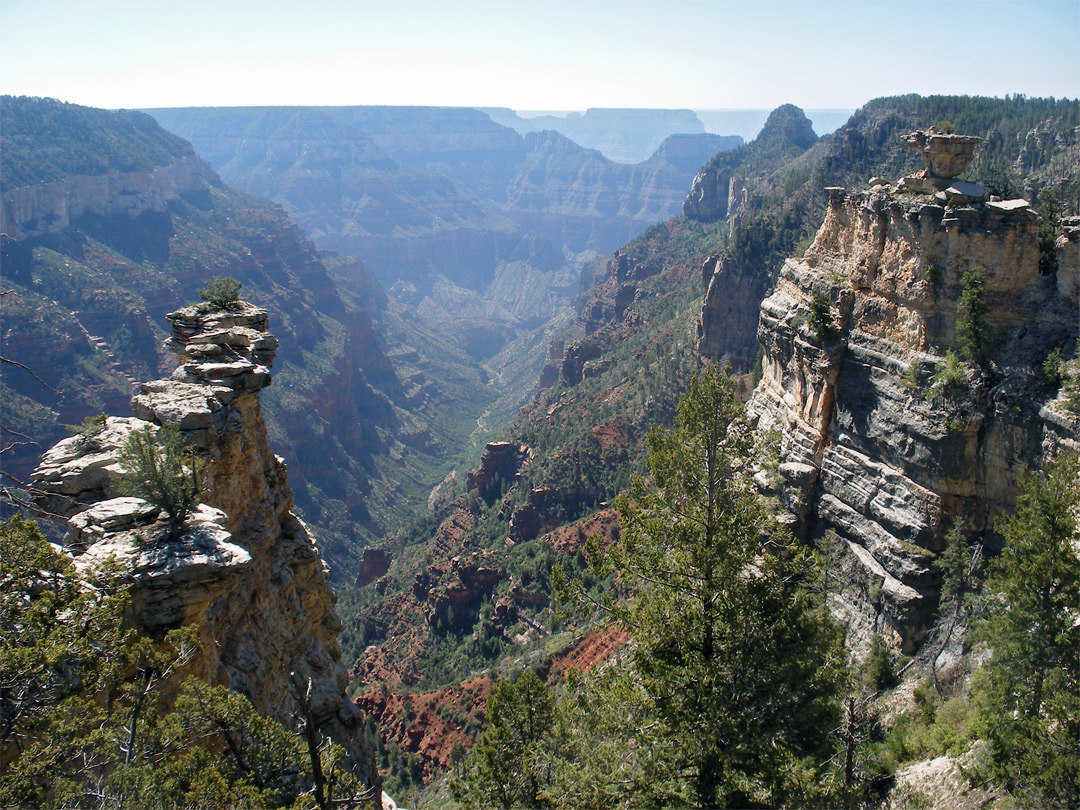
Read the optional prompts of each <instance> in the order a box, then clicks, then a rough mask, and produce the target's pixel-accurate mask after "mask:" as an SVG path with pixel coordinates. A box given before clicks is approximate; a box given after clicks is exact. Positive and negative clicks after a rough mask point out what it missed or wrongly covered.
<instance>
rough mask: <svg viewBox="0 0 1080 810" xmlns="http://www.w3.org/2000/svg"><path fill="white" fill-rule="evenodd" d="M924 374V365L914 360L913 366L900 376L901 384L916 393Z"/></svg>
mask: <svg viewBox="0 0 1080 810" xmlns="http://www.w3.org/2000/svg"><path fill="white" fill-rule="evenodd" d="M921 373H922V363H921V362H920V361H919V360H912V361H911V365H909V366H908V367H907V369H905V370H904V373H903V374H902V375H900V384H901V385H902V386H904V388H906V389H908V390H909V391H915V390H916V389H918V387H919V375H920V374H921Z"/></svg>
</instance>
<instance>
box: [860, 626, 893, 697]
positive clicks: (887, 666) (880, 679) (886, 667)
mask: <svg viewBox="0 0 1080 810" xmlns="http://www.w3.org/2000/svg"><path fill="white" fill-rule="evenodd" d="M865 677H866V682H867V683H868V684H869V685H870V686H872V687H874V688H875V689H887V688H889V687H890V686H892V685H893V684H895V683H896V671H895V670H894V669H893V661H892V653H891V652H890V651H889V645H888V644H886V643H885V639H883V638H882V637H881V636H880V635H878V634H876V633H875V634H874V638H873V640H872V641H871V642H870V655H868V656H867V658H866V667H865Z"/></svg>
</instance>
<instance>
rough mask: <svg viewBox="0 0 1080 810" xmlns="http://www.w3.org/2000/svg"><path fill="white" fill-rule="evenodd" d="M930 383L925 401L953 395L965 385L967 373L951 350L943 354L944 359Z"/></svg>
mask: <svg viewBox="0 0 1080 810" xmlns="http://www.w3.org/2000/svg"><path fill="white" fill-rule="evenodd" d="M930 382H931V385H930V390H929V391H927V392H926V397H927V399H933V398H934V397H936V396H941V395H950V394H955V393H957V392H958V391H959V390H960V389H962V388H963V387H964V386H966V385H967V383H968V379H967V371H966V370H965V369H964V364H963V363H961V362H960V358H959V357H958V356H957V354H956V352H954V351H953V350H952V349H949V350H948V351H947V352H945V359H944V360H943V361H942V363H941V365H940V366H939V368H938V370H937V371H936V372H934V376H933V377H931V378H930Z"/></svg>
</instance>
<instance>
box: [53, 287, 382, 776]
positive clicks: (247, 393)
mask: <svg viewBox="0 0 1080 810" xmlns="http://www.w3.org/2000/svg"><path fill="white" fill-rule="evenodd" d="M169 317H170V320H171V321H172V337H171V339H170V346H171V348H173V350H174V351H176V352H177V353H178V354H179V356H180V358H181V360H182V365H181V366H180V367H179V368H178V369H177V370H176V372H175V373H174V374H173V376H172V377H171V378H170V379H163V380H156V381H154V382H148V383H144V384H143V385H142V386H141V387H140V393H139V394H137V395H136V396H135V397H134V398H133V399H132V410H133V411H134V413H135V417H134V418H115V417H111V418H109V419H108V420H107V422H106V427H105V430H104V431H102V433H101V434H99V435H98V436H95V437H91V438H84V437H72V438H70V439H66V440H64V441H62V442H60V443H59V444H58V445H56V446H55V447H53V448H52V449H51V450H49V451H48V452H47V453H46V454H45V456H44V457H43V459H42V463H41V465H40V466H39V467H38V469H37V470H36V471H35V473H34V475H33V478H34V481H35V483H36V484H37V486H38V487H39V488H40V489H41V490H42V491H43V492H44V493H47V494H45V495H43V496H42V497H41V501H42V503H43V504H44V505H46V506H47V507H49V508H50V509H51V510H53V511H56V512H59V513H60V514H63V515H67V516H69V520H68V524H67V526H68V532H67V535H66V536H65V539H64V544H65V547H66V548H67V549H68V550H69V551H70V552H71V553H72V554H73V556H74V559H75V562H76V565H79V566H92V565H96V564H99V563H101V562H102V561H104V560H105V559H107V558H110V557H111V558H113V559H115V560H116V561H117V562H118V563H119V564H120V566H121V571H120V576H121V577H122V578H124V579H125V580H127V581H128V582H130V583H131V585H132V606H133V611H134V614H135V615H134V618H135V622H136V624H137V625H138V626H139V627H140V628H141V629H142V630H143V631H144V632H146V633H148V634H150V635H151V636H154V637H160V636H161V635H163V634H164V633H165V632H166V631H168V630H170V629H173V628H176V627H182V626H194V627H195V628H196V629H197V632H198V637H199V640H200V642H201V649H200V651H199V652H198V653H197V655H196V657H195V658H194V659H193V660H192V662H191V664H190V665H189V666H188V667H187V668H186V669H185V671H184V673H183V675H185V676H186V675H196V676H198V677H199V678H201V679H203V680H205V681H207V682H209V683H215V684H227V685H228V686H229V687H230V688H232V689H234V690H236V691H238V692H241V693H243V694H244V695H246V696H247V697H248V698H250V699H251V701H252V703H253V704H254V706H255V708H256V709H257V710H258V711H260V712H261V713H263V714H265V715H268V716H273V717H275V718H277V719H278V720H279V721H280V722H282V723H283V724H284V725H286V726H287V727H292V728H295V727H296V725H297V723H298V722H300V721H301V720H302V719H303V713H302V711H301V710H300V705H299V702H298V695H297V694H296V690H295V689H294V687H293V685H292V683H291V680H290V679H291V678H292V676H293V674H295V677H296V678H297V679H298V682H299V683H301V684H306V683H309V684H310V694H311V707H312V712H313V714H314V715H315V717H314V719H315V721H316V722H317V723H318V724H319V726H320V728H321V729H322V730H323V731H324V732H325V733H327V734H328V735H329V736H330V737H331V738H332V739H333V740H334V741H335V742H337V743H339V744H341V745H343V746H344V747H345V748H346V750H347V751H348V752H349V754H350V759H351V762H352V767H354V768H355V769H356V772H357V773H358V775H360V776H361V777H362V778H364V779H367V780H368V781H369V783H370V782H371V781H372V780H373V779H375V776H376V775H375V773H374V772H373V771H372V769H371V763H372V758H371V757H372V753H371V751H369V750H368V746H367V743H366V742H365V741H364V737H363V733H362V724H361V720H362V718H361V716H360V712H359V711H358V710H357V709H356V708H355V707H354V706H353V705H352V704H351V703H350V702H348V701H347V700H346V699H345V694H344V693H345V686H346V684H347V682H348V677H347V674H346V671H345V668H344V667H343V666H342V664H341V662H340V648H339V645H338V633H339V632H340V630H341V628H342V624H341V622H340V620H339V619H338V617H337V616H336V614H335V612H334V603H335V602H336V596H335V594H334V592H333V591H332V590H331V588H330V584H329V579H328V569H327V566H326V564H325V563H324V562H323V561H322V559H321V557H320V555H319V548H318V545H317V544H316V541H315V539H314V537H313V536H312V535H311V534H310V533H309V531H308V529H307V527H306V526H305V525H304V524H303V523H302V522H301V521H300V520H299V518H297V516H296V515H295V514H294V513H293V511H292V508H293V498H292V490H291V489H290V487H289V483H288V480H287V477H286V473H285V462H284V460H283V459H282V458H281V457H279V456H275V455H274V454H273V452H272V451H271V450H270V444H269V440H268V438H267V433H266V425H265V423H264V422H263V418H262V411H261V408H260V403H259V391H260V390H262V389H263V388H264V387H266V386H267V385H269V384H270V374H269V370H268V366H269V365H270V363H271V362H272V361H273V357H274V354H275V352H276V349H277V340H276V339H275V338H274V337H273V336H272V335H270V334H269V333H268V332H267V331H266V329H267V315H266V311H265V310H262V309H258V308H256V307H253V306H250V305H247V304H244V305H242V306H240V307H238V308H236V309H235V310H227V311H222V310H217V311H214V310H209V309H205V308H204V309H202V310H200V309H199V308H196V307H189V308H187V309H183V310H179V311H177V312H174V313H172V314H170V316H169ZM165 424H173V425H176V426H178V427H179V428H180V430H181V432H182V434H183V436H184V438H185V443H186V444H187V445H188V447H190V448H192V450H193V451H195V452H196V453H197V454H198V455H199V456H201V457H202V459H203V461H204V463H205V468H204V471H203V474H202V484H203V487H204V490H203V496H202V497H203V499H204V500H205V502H206V503H204V504H201V505H200V506H199V508H198V510H197V511H196V512H195V513H194V515H192V516H191V517H190V518H189V519H188V520H187V522H186V523H185V526H184V531H183V534H182V535H181V536H179V537H177V538H172V537H169V536H168V533H167V528H166V522H165V521H164V520H162V519H161V516H160V515H159V514H158V510H157V509H155V508H153V507H152V506H150V504H148V503H147V502H146V501H144V500H142V499H139V498H130V497H128V498H115V497H112V495H113V487H114V483H113V481H114V479H113V476H114V475H116V474H122V473H123V472H124V471H123V470H122V468H121V466H120V464H119V462H118V454H119V451H120V448H122V447H123V444H124V442H125V440H126V438H127V437H128V436H129V435H130V434H131V433H132V432H133V431H137V430H145V429H150V430H153V431H156V430H157V429H158V426H160V425H165Z"/></svg>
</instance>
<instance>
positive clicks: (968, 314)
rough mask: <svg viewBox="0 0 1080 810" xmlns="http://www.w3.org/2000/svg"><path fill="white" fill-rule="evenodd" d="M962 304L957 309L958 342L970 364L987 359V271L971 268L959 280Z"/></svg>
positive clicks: (988, 326) (961, 352) (981, 268)
mask: <svg viewBox="0 0 1080 810" xmlns="http://www.w3.org/2000/svg"><path fill="white" fill-rule="evenodd" d="M960 285H961V291H960V300H959V302H957V306H956V340H957V343H959V345H960V354H961V356H962V357H963V358H964V359H965V360H967V361H968V362H969V363H977V364H978V363H982V362H983V361H984V360H985V359H986V354H987V352H988V350H989V342H990V324H989V323H988V322H987V320H986V313H987V311H988V310H989V306H988V305H987V303H986V268H985V267H972V268H971V269H970V270H965V271H964V274H963V276H961V278H960Z"/></svg>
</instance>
